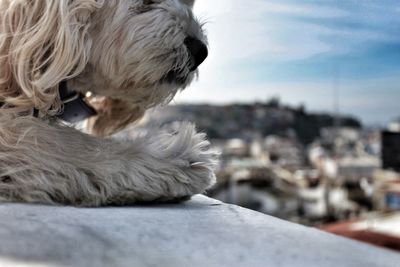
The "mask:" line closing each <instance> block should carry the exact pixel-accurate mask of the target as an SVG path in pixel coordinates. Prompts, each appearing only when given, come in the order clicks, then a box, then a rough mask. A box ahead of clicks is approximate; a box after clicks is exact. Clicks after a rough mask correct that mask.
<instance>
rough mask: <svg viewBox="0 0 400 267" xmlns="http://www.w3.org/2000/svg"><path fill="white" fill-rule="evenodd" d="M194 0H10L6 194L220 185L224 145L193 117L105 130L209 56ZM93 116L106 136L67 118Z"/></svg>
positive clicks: (97, 195) (159, 96)
mask: <svg viewBox="0 0 400 267" xmlns="http://www.w3.org/2000/svg"><path fill="white" fill-rule="evenodd" d="M192 6H193V0H0V105H1V108H0V200H1V201H21V202H37V203H49V204H57V203H61V204H71V205H78V206H99V205H107V204H112V205H124V204H131V203H135V202H138V201H168V200H175V199H181V198H185V197H188V196H191V195H193V194H197V193H201V192H203V191H204V190H205V189H207V188H208V187H210V186H211V185H212V184H213V183H214V181H215V176H214V174H213V168H214V165H215V158H216V155H215V153H213V152H212V151H210V150H209V143H208V142H207V141H206V140H205V136H204V135H203V134H198V133H196V132H195V129H194V127H193V126H192V125H190V124H188V123H184V124H181V125H180V126H179V127H176V128H175V129H174V130H170V131H167V130H153V131H151V132H149V133H147V134H145V135H138V136H137V137H136V138H134V140H132V141H131V142H129V143H128V142H120V141H116V140H112V139H110V138H100V137H99V136H102V137H104V136H108V135H111V134H112V133H114V132H116V131H117V130H120V129H122V128H124V127H125V126H126V125H127V124H129V123H130V122H132V121H134V120H136V119H138V118H140V117H141V116H142V115H143V113H144V111H145V110H146V109H148V108H150V107H153V106H156V105H158V104H161V103H166V102H168V101H170V100H171V99H172V98H173V96H174V95H175V93H176V92H177V91H178V90H181V89H184V88H185V87H187V86H188V85H189V84H190V82H191V81H192V79H193V77H194V76H195V75H196V74H197V70H196V69H197V67H198V65H199V64H201V63H202V62H203V60H204V59H205V58H206V57H207V47H206V40H205V36H204V34H203V31H202V29H201V25H200V24H199V23H198V22H197V21H196V20H195V18H194V17H193V14H192V11H191V8H192ZM89 92H90V93H89ZM89 95H91V96H90V97H89ZM85 96H87V97H85ZM90 115H94V116H92V117H91V118H90V119H89V120H88V123H87V125H88V128H89V129H88V131H89V132H90V133H92V134H93V135H96V136H97V137H95V136H91V135H87V134H85V133H82V132H80V131H78V130H76V129H74V128H72V127H67V126H66V125H65V124H64V123H62V120H66V121H72V122H74V121H77V120H79V119H83V118H86V117H87V116H90Z"/></svg>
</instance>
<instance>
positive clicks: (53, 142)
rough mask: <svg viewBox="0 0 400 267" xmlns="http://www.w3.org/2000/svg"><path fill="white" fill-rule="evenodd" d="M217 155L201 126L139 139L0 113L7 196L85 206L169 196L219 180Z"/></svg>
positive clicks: (2, 182)
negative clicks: (104, 135)
mask: <svg viewBox="0 0 400 267" xmlns="http://www.w3.org/2000/svg"><path fill="white" fill-rule="evenodd" d="M214 159H215V154H214V153H213V152H211V151H210V150H209V149H208V143H207V141H205V139H204V136H203V135H202V134H198V133H196V132H195V130H194V127H193V126H191V125H189V124H182V125H181V126H180V127H178V129H177V131H175V132H172V133H171V132H166V131H161V130H158V131H153V132H151V133H148V134H144V135H141V136H140V135H139V136H137V137H136V138H134V140H133V141H132V142H119V141H115V140H111V139H100V138H96V137H92V136H89V135H86V134H83V133H81V132H79V131H77V130H75V129H73V128H69V127H64V126H59V125H49V124H47V123H45V122H43V121H41V120H39V119H35V118H31V117H18V118H9V117H4V116H2V117H0V200H1V201H23V202H38V203H50V204H57V203H61V204H72V205H80V206H98V205H107V204H114V205H124V204H131V203H135V202H138V201H155V200H159V201H167V200H173V199H179V198H182V197H186V196H191V195H193V194H197V193H201V192H203V191H204V190H205V189H206V188H208V187H209V186H210V185H212V184H213V183H214V180H215V178H214V174H213V166H214Z"/></svg>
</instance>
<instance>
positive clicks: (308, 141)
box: [147, 99, 400, 251]
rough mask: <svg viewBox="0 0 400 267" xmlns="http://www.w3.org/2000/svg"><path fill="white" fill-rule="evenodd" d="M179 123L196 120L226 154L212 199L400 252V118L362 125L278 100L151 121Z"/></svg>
mask: <svg viewBox="0 0 400 267" xmlns="http://www.w3.org/2000/svg"><path fill="white" fill-rule="evenodd" d="M174 121H191V122H195V123H196V125H197V128H198V130H199V131H202V132H205V133H207V135H208V137H209V139H210V140H211V142H212V146H213V148H214V149H216V150H218V151H219V152H220V153H221V162H220V165H219V167H218V170H217V179H218V183H217V185H216V186H215V187H214V188H212V189H211V190H209V191H208V195H209V196H211V197H213V198H216V199H219V200H222V201H224V202H227V203H233V204H236V205H240V206H243V207H246V208H250V209H253V210H256V211H259V212H263V213H266V214H269V215H272V216H275V217H279V218H282V219H285V220H290V221H292V222H296V223H301V224H304V225H307V226H314V227H319V228H321V229H323V230H326V231H329V232H332V233H336V234H340V235H343V236H347V237H351V238H355V239H358V240H362V241H366V242H369V243H373V244H376V245H380V246H384V247H388V248H391V249H395V250H399V251H400V212H399V211H400V174H399V172H400V120H397V121H393V122H392V123H390V125H387V127H385V128H370V127H363V125H362V124H361V122H360V121H359V120H357V119H356V118H354V117H351V116H335V115H332V114H322V113H311V112H307V111H306V108H305V107H304V106H299V107H290V106H286V105H282V104H281V103H280V101H279V99H271V100H268V101H266V102H265V103H254V104H232V105H224V106H216V105H174V106H168V107H165V108H163V109H162V110H158V111H155V112H153V113H151V114H150V116H149V117H148V118H147V122H148V123H153V124H159V125H162V124H167V123H171V122H174Z"/></svg>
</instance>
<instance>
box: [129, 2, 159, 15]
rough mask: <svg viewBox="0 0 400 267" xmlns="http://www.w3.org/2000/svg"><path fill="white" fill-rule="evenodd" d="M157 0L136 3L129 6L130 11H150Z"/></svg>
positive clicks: (138, 12)
mask: <svg viewBox="0 0 400 267" xmlns="http://www.w3.org/2000/svg"><path fill="white" fill-rule="evenodd" d="M156 3H157V2H156V0H142V3H141V4H136V5H134V6H131V7H130V8H129V11H130V12H133V13H136V14H140V13H145V12H148V11H150V10H151V9H152V5H154V4H156Z"/></svg>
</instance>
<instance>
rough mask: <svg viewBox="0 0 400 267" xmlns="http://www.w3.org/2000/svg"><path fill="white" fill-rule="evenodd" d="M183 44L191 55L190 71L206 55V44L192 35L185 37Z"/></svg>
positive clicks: (195, 67)
mask: <svg viewBox="0 0 400 267" xmlns="http://www.w3.org/2000/svg"><path fill="white" fill-rule="evenodd" d="M185 45H186V47H187V48H188V50H189V52H190V54H191V56H192V62H191V64H192V65H191V66H190V71H195V70H196V69H197V67H198V66H200V64H201V63H203V61H204V60H205V59H206V58H207V56H208V49H207V46H206V45H205V44H204V43H203V42H202V41H200V40H198V39H196V38H193V37H187V38H186V39H185Z"/></svg>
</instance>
